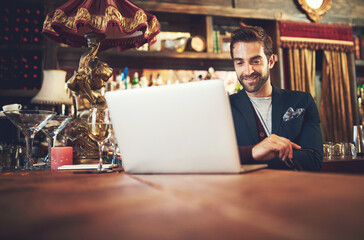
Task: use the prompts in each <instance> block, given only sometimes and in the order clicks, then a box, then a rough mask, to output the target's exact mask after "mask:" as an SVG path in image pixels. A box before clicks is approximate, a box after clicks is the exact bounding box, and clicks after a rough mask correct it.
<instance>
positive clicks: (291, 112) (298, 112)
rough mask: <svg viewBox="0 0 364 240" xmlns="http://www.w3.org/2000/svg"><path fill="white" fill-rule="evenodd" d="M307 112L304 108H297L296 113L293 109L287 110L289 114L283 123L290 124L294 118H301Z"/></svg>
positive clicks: (284, 116) (286, 114)
mask: <svg viewBox="0 0 364 240" xmlns="http://www.w3.org/2000/svg"><path fill="white" fill-rule="evenodd" d="M304 111H305V109H304V108H297V109H296V111H295V110H293V108H292V107H289V108H288V109H287V112H286V113H285V114H284V115H283V121H284V122H288V121H290V120H292V119H294V118H297V117H299V116H300V115H301V114H302V113H303V112H304Z"/></svg>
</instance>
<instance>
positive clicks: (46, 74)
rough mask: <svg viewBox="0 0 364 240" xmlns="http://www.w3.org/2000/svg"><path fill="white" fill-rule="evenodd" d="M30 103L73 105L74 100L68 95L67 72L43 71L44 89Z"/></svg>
mask: <svg viewBox="0 0 364 240" xmlns="http://www.w3.org/2000/svg"><path fill="white" fill-rule="evenodd" d="M30 102H31V103H35V104H47V105H62V106H64V105H72V98H71V97H70V94H69V93H67V87H66V71H63V70H43V82H42V87H41V88H40V91H39V92H38V93H37V94H36V95H35V96H34V97H33V98H32V100H31V101H30ZM63 108H64V107H63ZM63 108H62V109H63Z"/></svg>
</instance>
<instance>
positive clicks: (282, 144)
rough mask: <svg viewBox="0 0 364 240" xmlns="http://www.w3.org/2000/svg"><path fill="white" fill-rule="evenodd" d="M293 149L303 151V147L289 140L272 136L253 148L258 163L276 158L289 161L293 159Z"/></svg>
mask: <svg viewBox="0 0 364 240" xmlns="http://www.w3.org/2000/svg"><path fill="white" fill-rule="evenodd" d="M293 149H301V147H300V146H299V145H297V144H295V143H293V142H291V141H290V140H288V139H287V138H284V137H280V136H277V135H275V134H272V135H270V136H269V137H267V138H265V139H264V140H263V141H261V142H260V143H258V144H257V145H255V146H254V147H253V149H252V155H253V158H254V159H255V160H257V161H266V160H270V159H272V158H275V157H279V158H281V159H282V160H283V161H287V160H289V159H292V157H293Z"/></svg>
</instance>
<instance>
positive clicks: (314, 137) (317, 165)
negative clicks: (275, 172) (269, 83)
mask: <svg viewBox="0 0 364 240" xmlns="http://www.w3.org/2000/svg"><path fill="white" fill-rule="evenodd" d="M230 105H231V111H232V115H233V120H234V125H235V133H236V137H237V142H238V146H239V147H241V146H242V147H246V146H252V145H256V144H257V143H259V136H258V131H257V123H256V120H255V117H254V113H253V111H254V110H253V108H252V106H251V103H250V100H249V97H248V95H247V94H246V92H245V91H244V90H241V91H240V92H238V93H237V94H233V95H231V96H230ZM289 107H292V108H293V110H297V109H298V108H303V109H305V110H304V111H303V112H302V114H301V115H299V116H298V117H295V118H292V119H291V120H289V121H283V116H284V114H285V113H286V111H287V110H288V108H289ZM272 134H276V135H278V136H282V137H285V138H287V139H289V140H290V141H292V142H294V143H297V144H298V145H300V146H301V147H302V149H301V150H294V152H293V159H295V160H296V161H297V162H298V164H299V165H300V166H301V167H302V169H303V170H308V171H319V170H320V169H321V166H322V159H323V148H322V136H321V130H320V117H319V113H318V110H317V107H316V104H315V102H314V100H313V98H312V96H311V94H309V93H305V92H298V91H286V90H282V89H279V88H276V87H274V86H273V94H272ZM262 163H263V162H262ZM264 163H268V167H269V168H275V169H288V167H287V166H286V164H284V163H283V162H282V161H281V159H279V158H274V159H272V160H269V161H266V162H264Z"/></svg>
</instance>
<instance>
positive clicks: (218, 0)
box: [138, 0, 234, 7]
mask: <svg viewBox="0 0 364 240" xmlns="http://www.w3.org/2000/svg"><path fill="white" fill-rule="evenodd" d="M233 1H234V0H203V1H196V0H138V2H148V3H175V4H187V5H210V6H225V7H228V6H229V7H231V6H232V4H233Z"/></svg>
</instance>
